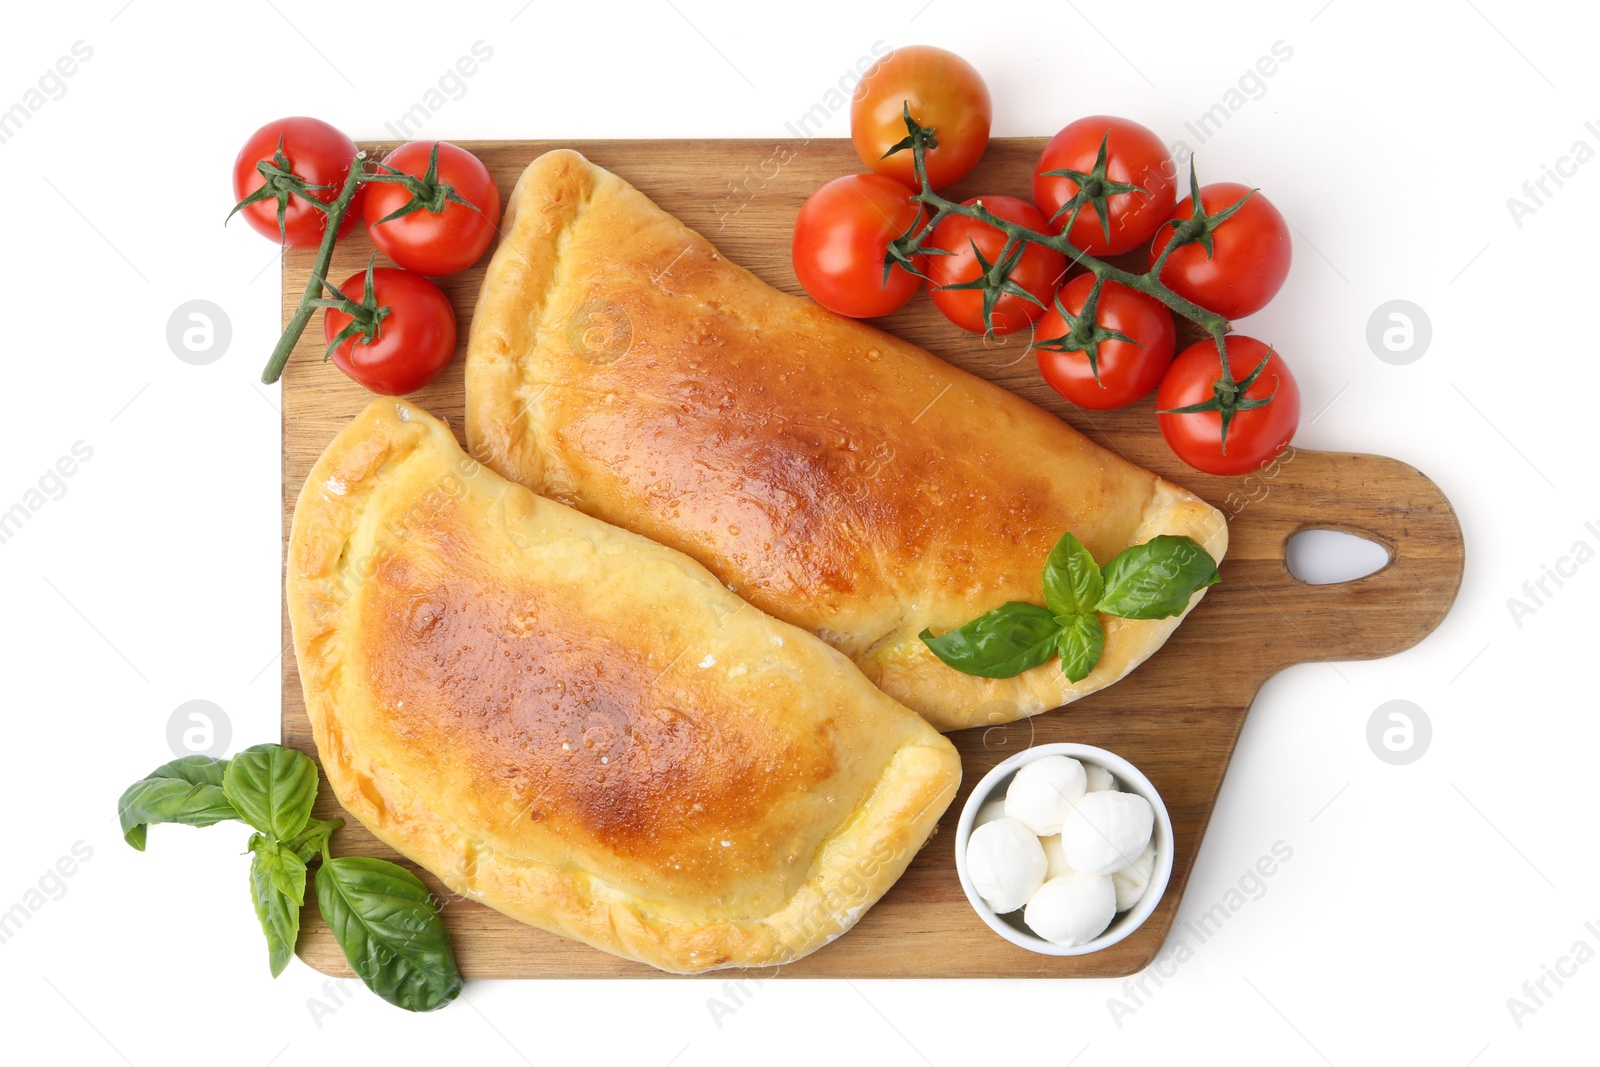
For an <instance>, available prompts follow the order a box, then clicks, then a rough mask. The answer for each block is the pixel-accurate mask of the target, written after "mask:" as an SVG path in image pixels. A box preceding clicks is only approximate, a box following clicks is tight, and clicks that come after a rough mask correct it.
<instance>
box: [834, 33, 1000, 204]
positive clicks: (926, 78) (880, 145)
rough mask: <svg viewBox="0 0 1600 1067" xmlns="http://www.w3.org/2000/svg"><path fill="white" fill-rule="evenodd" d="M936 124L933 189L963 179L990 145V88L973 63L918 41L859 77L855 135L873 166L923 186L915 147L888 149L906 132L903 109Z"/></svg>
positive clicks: (853, 109)
mask: <svg viewBox="0 0 1600 1067" xmlns="http://www.w3.org/2000/svg"><path fill="white" fill-rule="evenodd" d="M907 106H909V107H910V108H911V117H912V118H914V119H916V120H917V122H918V123H919V124H920V125H922V126H926V127H932V128H933V130H934V133H935V136H936V139H937V140H938V142H939V146H938V147H937V148H930V149H928V151H927V156H926V159H925V163H926V166H927V169H928V181H929V182H931V183H932V184H933V187H934V188H936V189H937V188H940V187H942V186H946V185H949V184H950V183H951V182H955V181H960V180H961V179H962V178H963V177H965V176H966V174H967V172H968V171H970V170H971V169H972V168H973V166H974V165H975V164H976V163H977V162H978V157H979V156H981V155H983V150H984V148H986V147H987V146H988V144H989V120H990V118H991V117H992V115H993V107H992V105H991V104H990V102H989V87H988V86H987V85H984V84H983V78H981V77H979V75H978V72H977V71H976V70H974V69H972V64H970V63H968V62H967V61H966V60H964V59H962V58H961V57H960V56H958V55H956V54H955V53H954V52H946V51H945V50H944V49H943V48H934V47H932V46H930V45H925V44H916V45H910V46H908V47H906V48H896V49H895V50H894V51H892V52H890V53H889V54H888V55H886V56H884V57H883V58H882V59H880V60H878V61H877V62H876V63H874V64H873V65H872V66H871V68H869V69H868V70H867V73H866V74H865V75H863V76H862V78H861V85H860V87H859V88H858V89H856V94H855V97H854V98H853V99H852V100H851V102H850V139H851V140H852V141H854V142H855V146H856V154H857V155H858V156H860V157H861V162H863V163H865V164H866V165H867V169H868V170H871V171H873V172H874V173H877V174H886V175H888V176H889V177H891V178H894V179H895V180H896V181H900V182H903V183H905V184H906V185H910V186H915V185H916V184H917V176H916V167H915V165H914V163H913V162H912V155H911V150H910V149H906V150H904V151H900V152H896V153H895V154H894V155H892V156H890V157H888V158H887V159H885V158H883V154H884V153H885V152H887V151H888V150H889V149H890V148H891V147H893V146H894V145H896V144H898V143H899V142H900V141H902V140H903V139H904V138H905V136H906V123H905V118H904V117H903V109H904V108H905V107H907Z"/></svg>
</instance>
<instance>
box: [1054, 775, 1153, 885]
mask: <svg viewBox="0 0 1600 1067" xmlns="http://www.w3.org/2000/svg"><path fill="white" fill-rule="evenodd" d="M1154 826H1155V812H1154V811H1153V810H1152V809H1151V807H1150V802H1149V801H1148V800H1146V799H1145V798H1144V797H1142V796H1140V795H1139V794H1137V793H1114V792H1109V791H1108V792H1101V793H1089V794H1087V795H1086V796H1084V797H1083V798H1082V799H1081V800H1079V801H1078V803H1076V804H1074V805H1073V807H1072V810H1071V812H1069V813H1068V815H1067V818H1066V821H1065V822H1064V823H1063V824H1062V827H1061V847H1062V849H1063V850H1064V851H1065V852H1066V854H1067V862H1068V863H1070V864H1071V865H1072V869H1073V870H1075V871H1079V872H1081V873H1084V874H1113V873H1115V872H1117V871H1120V870H1122V869H1123V868H1124V867H1127V866H1129V865H1130V864H1132V863H1133V862H1134V861H1135V860H1137V859H1138V858H1139V854H1140V853H1141V852H1143V851H1144V850H1145V846H1146V845H1148V844H1149V843H1150V831H1151V829H1152V828H1153V827H1154Z"/></svg>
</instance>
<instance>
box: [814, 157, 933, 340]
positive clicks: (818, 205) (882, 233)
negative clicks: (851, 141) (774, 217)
mask: <svg viewBox="0 0 1600 1067" xmlns="http://www.w3.org/2000/svg"><path fill="white" fill-rule="evenodd" d="M923 216H924V212H923V209H922V205H920V204H918V203H917V202H916V200H915V199H913V197H912V193H911V190H910V188H908V187H907V186H905V185H902V184H901V183H900V182H897V181H895V180H894V179H893V178H885V177H884V176H883V175H881V174H849V175H846V176H845V177H843V178H835V179H833V181H831V182H829V183H828V184H826V185H824V186H823V187H822V188H820V189H818V190H817V191H816V192H814V193H812V194H811V197H810V199H808V200H807V201H806V202H805V204H804V205H803V206H802V207H801V208H800V215H799V217H798V218H797V219H795V223H794V245H793V255H794V273H795V276H796V277H797V278H799V279H800V284H801V285H803V286H805V289H806V292H808V293H810V294H811V298H812V299H813V300H815V301H816V302H817V303H819V304H821V305H822V306H823V307H825V308H827V309H829V310H830V311H836V312H838V313H839V314H840V315H849V316H850V317H851V318H857V319H864V318H872V317H874V316H877V315H887V314H889V313H890V312H891V311H894V310H895V309H896V308H899V307H900V306H902V305H903V304H905V302H906V301H907V300H910V299H911V298H912V297H913V296H914V295H916V292H917V289H918V287H919V286H921V285H922V279H921V278H919V277H917V276H916V275H915V274H912V273H911V272H910V271H908V270H906V269H905V268H904V267H902V266H899V265H898V264H897V265H895V266H894V267H893V268H892V269H891V270H890V271H889V278H888V281H887V282H885V280H884V276H883V258H884V255H885V254H886V252H887V251H888V247H889V242H890V241H892V240H894V239H895V238H896V237H899V236H900V235H901V234H903V233H905V232H906V231H907V230H909V229H910V228H911V226H912V224H914V223H916V222H918V221H919V220H920V219H922V218H923ZM914 261H915V262H916V264H917V269H918V270H923V269H925V268H924V263H925V261H926V257H924V256H917V257H915V259H914Z"/></svg>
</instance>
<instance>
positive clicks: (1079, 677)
mask: <svg viewBox="0 0 1600 1067" xmlns="http://www.w3.org/2000/svg"><path fill="white" fill-rule="evenodd" d="M1065 623H1066V625H1065V626H1064V627H1063V628H1062V630H1061V636H1060V637H1058V638H1057V639H1056V649H1057V651H1059V652H1060V653H1061V670H1062V672H1063V673H1064V674H1066V676H1067V681H1069V682H1081V681H1083V680H1084V679H1085V678H1087V677H1089V672H1090V671H1092V670H1094V666H1095V664H1097V663H1099V662H1100V655H1101V653H1103V652H1104V651H1105V650H1106V631H1105V627H1103V626H1101V625H1100V616H1098V615H1096V614H1095V613H1094V612H1092V611H1088V612H1085V613H1084V614H1082V615H1074V616H1073V617H1072V618H1070V619H1067V620H1065Z"/></svg>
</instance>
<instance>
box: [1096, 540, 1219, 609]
mask: <svg viewBox="0 0 1600 1067" xmlns="http://www.w3.org/2000/svg"><path fill="white" fill-rule="evenodd" d="M1217 581H1218V575H1217V561H1216V560H1214V559H1212V558H1211V557H1210V556H1209V555H1208V554H1207V553H1206V550H1205V549H1203V548H1201V547H1200V545H1199V543H1198V542H1196V541H1195V540H1194V539H1193V538H1189V537H1174V536H1172V535H1171V534H1162V535H1161V536H1159V537H1154V538H1151V539H1150V540H1149V541H1146V542H1145V543H1144V544H1142V545H1134V546H1133V547H1132V548H1129V549H1127V550H1125V551H1123V552H1121V553H1118V555H1117V556H1116V558H1114V559H1113V560H1112V561H1111V562H1110V563H1107V564H1106V568H1105V593H1104V595H1102V596H1101V597H1100V602H1099V604H1097V605H1096V607H1097V608H1098V609H1099V610H1100V611H1103V612H1105V613H1106V614H1107V615H1118V616H1121V617H1122V618H1124V619H1165V618H1167V617H1169V616H1172V615H1181V614H1182V613H1183V609H1184V608H1186V607H1188V606H1189V598H1190V597H1192V596H1193V595H1194V594H1195V592H1196V591H1197V590H1200V589H1204V588H1205V587H1206V586H1208V585H1215V584H1216V583H1217Z"/></svg>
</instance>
